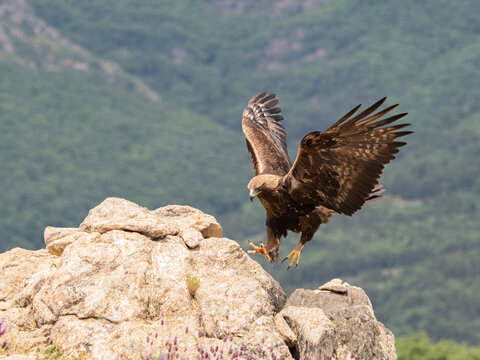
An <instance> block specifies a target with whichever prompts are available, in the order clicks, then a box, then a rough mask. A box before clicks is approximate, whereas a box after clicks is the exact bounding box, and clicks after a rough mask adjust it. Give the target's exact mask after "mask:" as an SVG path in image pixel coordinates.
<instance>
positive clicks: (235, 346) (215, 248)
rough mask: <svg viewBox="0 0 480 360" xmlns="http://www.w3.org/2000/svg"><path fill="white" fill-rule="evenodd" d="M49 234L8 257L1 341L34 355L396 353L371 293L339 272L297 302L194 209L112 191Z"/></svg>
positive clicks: (0, 262)
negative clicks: (154, 205) (76, 221)
mask: <svg viewBox="0 0 480 360" xmlns="http://www.w3.org/2000/svg"><path fill="white" fill-rule="evenodd" d="M45 242H46V249H44V250H38V251H28V250H23V249H19V248H16V249H13V250H11V251H8V252H6V253H4V254H1V255H0V271H1V274H2V276H1V278H0V318H3V317H5V318H6V323H8V324H9V328H8V331H7V332H6V333H5V334H4V335H3V337H2V341H3V340H4V338H5V339H8V341H9V342H10V344H9V351H11V352H13V353H14V354H28V355H24V356H26V357H25V358H28V359H35V358H37V359H42V358H44V355H42V354H44V351H45V348H47V347H49V346H50V349H54V350H55V351H57V352H61V353H62V354H63V355H64V356H70V357H77V358H83V359H140V358H144V359H147V358H152V359H154V358H156V359H162V356H165V359H166V358H167V357H168V356H169V354H170V356H174V355H178V358H179V359H187V358H188V359H206V358H209V359H216V358H218V359H253V358H255V359H303V358H304V359H346V358H355V359H367V358H368V359H370V358H375V359H394V358H396V356H395V349H394V339H393V335H392V334H391V332H390V331H389V330H388V329H386V328H385V327H384V326H383V325H382V324H381V323H379V322H377V321H376V319H375V317H374V314H373V309H372V307H371V304H370V301H369V300H368V297H367V296H366V295H365V293H364V292H363V290H361V289H359V288H357V287H354V286H350V285H348V284H346V283H342V282H341V281H339V280H335V281H333V282H332V283H330V284H326V285H325V286H323V287H322V288H321V289H319V290H303V289H299V290H296V291H295V292H294V293H293V294H292V295H291V296H290V298H289V299H288V300H287V299H286V296H285V293H284V292H283V290H282V289H281V287H280V285H279V284H278V283H277V282H276V281H275V280H274V279H273V278H272V277H271V276H270V275H268V273H266V272H265V271H264V270H263V269H262V267H261V266H260V265H259V264H258V263H256V262H255V261H253V260H252V259H251V258H250V257H249V256H248V255H247V254H246V253H245V252H244V251H242V249H241V248H240V247H239V245H238V244H237V243H236V242H235V241H233V240H229V239H226V238H222V229H221V227H220V225H219V224H218V223H217V222H216V220H215V218H213V217H212V216H210V215H206V214H204V213H202V212H201V211H199V210H197V209H194V208H191V207H188V206H167V207H163V208H160V209H157V210H154V211H150V210H148V209H145V208H142V207H140V206H138V205H136V204H134V203H131V202H129V201H126V200H123V199H118V198H108V199H106V200H105V201H104V202H103V203H102V204H100V205H99V206H97V207H96V208H94V209H92V210H91V211H90V213H89V214H88V216H87V217H86V219H85V220H84V221H83V222H82V224H81V225H80V227H79V228H52V227H48V228H47V229H46V230H45ZM51 346H55V347H54V348H52V347H51ZM4 353H5V351H4ZM0 354H1V352H0ZM14 354H12V355H11V356H13V355H14ZM17 356H18V355H17ZM27 356H28V357H27ZM0 357H1V355H0ZM17 358H21V357H17ZM170 358H173V357H170Z"/></svg>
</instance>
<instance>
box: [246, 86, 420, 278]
mask: <svg viewBox="0 0 480 360" xmlns="http://www.w3.org/2000/svg"><path fill="white" fill-rule="evenodd" d="M385 100H386V97H385V98H383V99H381V100H379V101H378V102H376V103H375V104H373V105H372V106H370V107H368V108H367V109H365V110H363V111H362V112H360V113H359V114H356V112H357V110H358V109H359V108H360V106H361V105H357V106H356V107H354V108H353V109H352V110H350V111H349V112H348V113H347V114H345V115H344V116H342V117H341V118H340V119H339V120H338V121H337V122H335V123H334V124H333V125H332V126H330V127H329V128H328V129H327V130H325V131H324V132H321V131H314V132H311V133H309V134H307V135H305V136H304V137H303V139H302V140H301V141H300V147H299V149H298V154H297V158H296V160H295V162H294V163H293V164H292V161H291V160H290V157H289V156H288V152H287V133H286V131H285V128H284V127H283V125H282V124H281V121H282V120H283V116H282V115H281V109H280V107H278V106H277V104H278V99H277V97H276V95H275V94H267V93H266V92H262V93H259V94H257V95H255V96H254V97H252V98H251V99H250V101H249V102H248V104H247V107H246V108H245V110H244V111H243V118H242V129H243V132H244V134H245V138H246V142H247V149H248V151H249V152H250V154H251V156H252V162H253V170H254V171H255V176H254V177H253V178H252V179H251V180H250V182H249V183H248V186H247V188H248V190H249V193H250V194H249V196H250V200H251V201H253V199H254V198H255V197H257V198H258V199H259V200H260V202H261V203H262V205H263V206H264V208H265V210H266V212H267V217H266V235H267V245H266V246H265V245H263V243H260V244H259V246H256V245H254V244H252V243H251V242H250V246H251V247H252V248H253V249H254V250H250V251H249V253H252V254H255V253H258V254H262V255H263V256H265V258H266V259H267V261H273V262H276V261H277V260H278V252H279V248H280V244H281V239H282V237H286V236H287V231H293V232H296V233H298V232H301V237H300V240H299V242H298V244H297V246H296V247H295V248H294V249H293V250H292V252H290V254H289V255H288V256H287V257H286V258H285V259H283V261H285V260H287V259H291V260H290V263H289V265H288V269H290V267H291V266H292V265H293V264H294V263H295V267H296V266H298V264H299V261H300V255H301V253H302V250H303V247H304V246H305V244H306V243H307V242H309V241H310V240H311V239H312V238H313V236H314V234H315V232H316V231H317V230H318V228H319V227H320V224H325V223H328V221H329V219H330V217H331V216H333V214H334V213H339V214H344V215H349V216H351V215H353V214H354V213H355V212H356V211H357V210H359V209H360V208H361V207H362V206H363V204H365V203H366V202H370V201H373V200H377V199H380V198H383V197H384V196H383V195H382V193H383V191H384V189H383V187H382V186H381V185H379V184H378V179H379V177H380V175H381V173H382V170H383V168H384V166H385V164H387V163H389V162H390V161H391V160H393V159H394V158H395V156H394V154H396V153H397V152H398V151H399V149H398V148H399V147H401V146H404V145H406V142H403V141H397V139H398V138H400V137H402V136H405V135H408V134H411V133H412V131H399V130H400V129H403V128H404V127H406V126H409V125H410V124H392V123H393V122H395V121H396V120H398V119H400V118H403V117H404V116H405V115H407V113H401V114H397V115H393V116H389V117H386V118H385V117H384V115H386V114H387V113H389V112H390V111H392V110H393V109H394V108H396V107H397V106H398V104H396V105H392V106H389V107H386V108H384V109H383V110H379V111H377V112H376V110H377V109H378V108H379V107H380V106H381V105H382V104H383V103H384V102H385ZM283 261H282V262H283Z"/></svg>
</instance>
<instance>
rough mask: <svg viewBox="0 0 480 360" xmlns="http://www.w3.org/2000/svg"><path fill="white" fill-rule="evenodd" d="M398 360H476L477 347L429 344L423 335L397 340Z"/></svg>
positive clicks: (449, 343)
mask: <svg viewBox="0 0 480 360" xmlns="http://www.w3.org/2000/svg"><path fill="white" fill-rule="evenodd" d="M395 345H396V348H397V355H398V360H478V359H480V348H479V347H470V348H469V347H467V346H465V345H460V344H456V343H454V342H453V341H445V340H443V341H439V342H438V343H436V344H432V343H430V341H429V340H428V337H427V336H426V335H425V334H421V335H415V336H411V337H404V338H400V339H397V341H396V343H395Z"/></svg>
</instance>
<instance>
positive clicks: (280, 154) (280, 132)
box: [242, 92, 292, 176]
mask: <svg viewBox="0 0 480 360" xmlns="http://www.w3.org/2000/svg"><path fill="white" fill-rule="evenodd" d="M277 104H278V99H277V98H276V96H275V94H270V95H267V94H266V93H265V92H262V93H260V94H257V95H255V96H254V97H252V98H251V99H250V101H249V102H248V105H247V107H246V108H245V110H244V111H243V119H242V129H243V132H244V134H245V138H246V140H247V148H248V151H249V152H250V154H251V155H252V162H253V169H254V170H255V174H256V175H260V174H274V175H280V176H283V175H285V174H286V173H287V172H288V171H289V170H290V168H291V166H292V162H291V160H290V158H289V157H288V152H287V133H286V131H285V128H284V127H283V126H282V125H281V124H280V122H279V121H281V120H283V116H282V115H280V112H281V110H280V108H279V107H278V106H276V105H277Z"/></svg>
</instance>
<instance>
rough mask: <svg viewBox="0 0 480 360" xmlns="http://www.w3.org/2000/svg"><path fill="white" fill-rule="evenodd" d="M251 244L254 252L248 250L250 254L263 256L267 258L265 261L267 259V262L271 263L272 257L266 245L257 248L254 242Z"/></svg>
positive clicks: (261, 244)
mask: <svg viewBox="0 0 480 360" xmlns="http://www.w3.org/2000/svg"><path fill="white" fill-rule="evenodd" d="M249 244H250V246H251V247H252V248H253V250H248V253H249V254H261V255H263V256H265V259H267V261H270V256H269V255H268V252H267V249H266V248H265V245H263V243H260V245H258V246H255V245H254V244H253V243H252V242H250V243H249Z"/></svg>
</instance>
